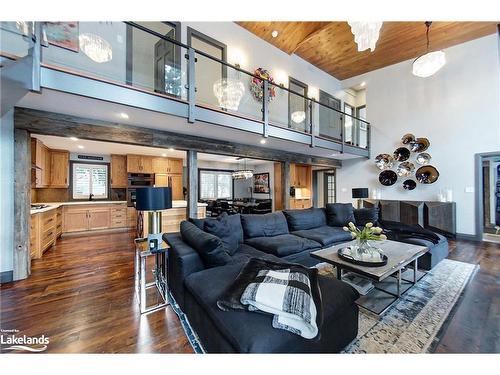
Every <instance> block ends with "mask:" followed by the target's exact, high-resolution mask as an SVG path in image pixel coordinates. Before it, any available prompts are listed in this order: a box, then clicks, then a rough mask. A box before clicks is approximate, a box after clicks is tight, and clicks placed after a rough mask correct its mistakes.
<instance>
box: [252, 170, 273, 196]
mask: <svg viewBox="0 0 500 375" xmlns="http://www.w3.org/2000/svg"><path fill="white" fill-rule="evenodd" d="M253 192H254V193H257V194H269V192H270V189H269V173H255V174H254V175H253Z"/></svg>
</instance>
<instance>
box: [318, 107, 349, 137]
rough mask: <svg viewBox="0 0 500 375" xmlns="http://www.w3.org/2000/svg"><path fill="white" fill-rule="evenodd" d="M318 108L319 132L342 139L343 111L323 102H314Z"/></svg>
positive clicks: (320, 134) (321, 135)
mask: <svg viewBox="0 0 500 375" xmlns="http://www.w3.org/2000/svg"><path fill="white" fill-rule="evenodd" d="M314 105H315V108H317V111H316V113H317V118H314V120H315V121H316V120H317V122H316V124H318V126H317V128H318V133H319V136H320V137H323V138H327V139H331V140H335V141H338V142H341V141H342V113H340V112H339V111H336V110H334V109H332V108H330V107H327V106H326V105H324V104H321V103H314ZM313 113H314V112H313Z"/></svg>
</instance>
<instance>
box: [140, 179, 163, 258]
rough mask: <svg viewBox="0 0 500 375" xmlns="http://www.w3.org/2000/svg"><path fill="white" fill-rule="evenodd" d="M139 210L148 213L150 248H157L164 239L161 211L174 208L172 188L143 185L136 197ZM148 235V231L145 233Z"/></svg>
mask: <svg viewBox="0 0 500 375" xmlns="http://www.w3.org/2000/svg"><path fill="white" fill-rule="evenodd" d="M135 208H136V210H137V211H146V214H147V215H148V224H149V225H148V232H149V233H147V238H148V244H149V249H150V250H153V251H154V250H156V249H157V248H158V245H159V244H161V242H162V241H163V239H162V234H163V233H162V230H161V227H162V225H161V211H162V210H167V209H169V208H172V188H169V187H142V188H137V190H136V198H135ZM144 237H146V233H144Z"/></svg>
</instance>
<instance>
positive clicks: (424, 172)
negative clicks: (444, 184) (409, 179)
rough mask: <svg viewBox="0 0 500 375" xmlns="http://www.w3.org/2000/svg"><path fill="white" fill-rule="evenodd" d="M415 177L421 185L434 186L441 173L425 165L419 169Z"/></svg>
mask: <svg viewBox="0 0 500 375" xmlns="http://www.w3.org/2000/svg"><path fill="white" fill-rule="evenodd" d="M415 177H416V178H417V181H418V182H420V183H421V184H433V183H434V182H436V181H437V179H438V178H439V172H438V170H437V169H436V168H434V167H433V166H432V165H424V166H423V167H420V168H418V169H417V172H416V173H415Z"/></svg>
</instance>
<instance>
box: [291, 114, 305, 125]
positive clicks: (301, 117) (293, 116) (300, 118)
mask: <svg viewBox="0 0 500 375" xmlns="http://www.w3.org/2000/svg"><path fill="white" fill-rule="evenodd" d="M290 118H291V119H292V121H293V122H295V123H296V124H300V123H301V122H302V121H304V120H305V119H306V113H305V112H304V111H295V112H293V113H292V114H291V115H290Z"/></svg>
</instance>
